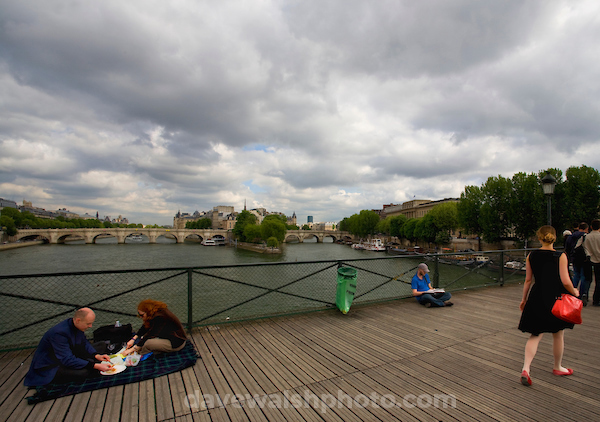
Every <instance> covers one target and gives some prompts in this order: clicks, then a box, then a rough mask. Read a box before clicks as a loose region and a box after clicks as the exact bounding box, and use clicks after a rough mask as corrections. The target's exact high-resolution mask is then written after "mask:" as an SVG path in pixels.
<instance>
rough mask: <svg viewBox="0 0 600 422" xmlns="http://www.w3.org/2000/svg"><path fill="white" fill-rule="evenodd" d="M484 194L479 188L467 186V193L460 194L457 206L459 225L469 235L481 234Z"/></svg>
mask: <svg viewBox="0 0 600 422" xmlns="http://www.w3.org/2000/svg"><path fill="white" fill-rule="evenodd" d="M482 203H483V193H482V192H481V189H480V188H479V187H477V186H465V191H464V192H463V193H461V194H460V201H459V202H458V205H457V213H458V225H459V226H460V227H461V228H462V229H464V230H465V232H466V233H468V234H480V233H481V223H480V216H481V205H482Z"/></svg>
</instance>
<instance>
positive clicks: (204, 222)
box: [185, 217, 212, 229]
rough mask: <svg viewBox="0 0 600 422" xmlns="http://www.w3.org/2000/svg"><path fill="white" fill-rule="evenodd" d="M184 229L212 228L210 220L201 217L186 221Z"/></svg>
mask: <svg viewBox="0 0 600 422" xmlns="http://www.w3.org/2000/svg"><path fill="white" fill-rule="evenodd" d="M185 228H186V229H211V228H212V220H211V219H210V218H208V217H205V218H201V219H199V220H196V221H188V222H187V223H185Z"/></svg>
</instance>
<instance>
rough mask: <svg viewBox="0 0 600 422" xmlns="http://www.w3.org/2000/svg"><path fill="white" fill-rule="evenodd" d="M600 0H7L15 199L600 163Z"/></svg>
mask: <svg viewBox="0 0 600 422" xmlns="http://www.w3.org/2000/svg"><path fill="white" fill-rule="evenodd" d="M599 99H600V2H598V1H597V0H588V1H546V0H541V1H523V0H516V1H497V0H491V1H479V0H472V1H470V0H457V1H448V0H435V1H429V0H423V1H414V0H404V1H390V0H378V1H351V0H337V1H328V0H319V1H308V0H291V1H285V0H283V1H275V0H251V1H250V0H240V1H228V0H219V1H199V0H188V1H185V0H170V1H164V0H128V1H123V0H114V1H113V0H102V1H99V2H87V1H77V0H75V1H73V0H37V1H32V0H18V1H15V0H0V197H3V198H6V199H13V200H15V201H16V202H17V203H19V204H21V203H22V201H23V200H24V199H25V200H28V201H32V202H33V205H34V206H38V207H41V208H45V209H47V210H56V209H58V208H63V207H65V208H67V209H69V210H70V211H74V212H78V213H85V212H88V213H90V214H95V213H96V211H98V212H99V213H100V216H105V215H110V216H111V217H113V218H114V217H117V216H118V215H119V214H121V215H123V216H125V217H127V218H129V220H130V222H135V223H144V224H154V223H158V224H172V222H173V216H174V215H175V214H176V213H177V211H178V210H181V212H189V213H193V212H194V211H196V210H198V211H208V210H210V209H212V207H214V206H217V205H232V206H234V207H235V210H236V211H240V210H242V209H243V206H244V201H245V200H246V201H247V206H248V208H255V207H264V208H267V210H269V211H279V212H283V213H285V214H286V215H291V214H292V213H293V212H295V213H296V215H297V217H298V222H299V223H304V222H306V217H307V215H312V216H314V220H315V221H339V220H341V219H342V218H344V217H348V216H350V215H352V214H354V213H358V212H360V210H362V209H380V208H381V207H382V205H383V204H389V203H395V204H398V203H402V202H405V201H408V200H411V199H413V198H418V199H433V200H436V199H442V198H446V197H459V196H460V194H461V192H463V191H464V187H465V185H473V184H475V185H481V184H482V183H483V182H484V181H485V180H486V179H487V178H488V177H489V176H497V175H499V174H500V175H502V176H504V177H512V175H513V174H514V173H516V172H521V171H522V172H526V173H531V172H537V171H539V170H542V169H546V168H549V167H557V168H560V169H562V170H563V172H564V171H566V170H567V168H568V167H570V166H580V165H582V164H585V165H588V166H592V167H595V168H600V158H599V157H600V154H599V153H598V148H599V146H598V145H599V143H598V140H599V134H600V130H599V129H600V128H599V126H600V110H599V109H600V106H599V101H600V100H599Z"/></svg>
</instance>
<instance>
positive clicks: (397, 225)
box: [386, 214, 408, 238]
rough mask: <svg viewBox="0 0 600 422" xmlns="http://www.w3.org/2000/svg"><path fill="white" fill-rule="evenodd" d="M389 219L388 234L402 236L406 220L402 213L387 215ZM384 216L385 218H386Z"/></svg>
mask: <svg viewBox="0 0 600 422" xmlns="http://www.w3.org/2000/svg"><path fill="white" fill-rule="evenodd" d="M388 218H389V220H390V235H392V236H396V237H398V238H400V237H403V236H404V231H403V229H402V228H403V226H404V224H406V221H407V220H408V219H407V218H406V216H405V215H404V214H400V215H396V216H394V217H388ZM388 218H386V220H387V219H388Z"/></svg>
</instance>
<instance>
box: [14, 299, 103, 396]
mask: <svg viewBox="0 0 600 422" xmlns="http://www.w3.org/2000/svg"><path fill="white" fill-rule="evenodd" d="M95 320H96V314H95V313H94V311H92V310H91V309H90V308H81V309H78V310H77V311H75V314H74V315H73V318H68V319H65V320H64V321H62V322H60V323H58V324H57V325H55V326H54V327H52V328H51V329H49V330H48V331H47V332H46V334H44V336H43V337H42V339H41V340H40V344H39V345H38V347H37V349H36V351H35V354H34V355H33V360H32V362H31V366H30V367H29V372H27V375H26V376H25V382H24V383H25V385H26V386H28V387H37V386H41V385H46V384H49V383H50V382H55V383H64V382H70V381H83V380H85V378H88V377H92V376H98V375H100V371H108V370H109V369H110V368H111V367H112V365H111V364H110V357H108V355H100V354H99V353H98V352H97V351H96V350H95V349H94V348H93V347H92V345H91V344H90V342H89V341H88V339H87V338H86V337H85V335H84V334H83V333H84V331H85V330H87V329H88V328H92V324H93V322H94V321H95Z"/></svg>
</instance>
